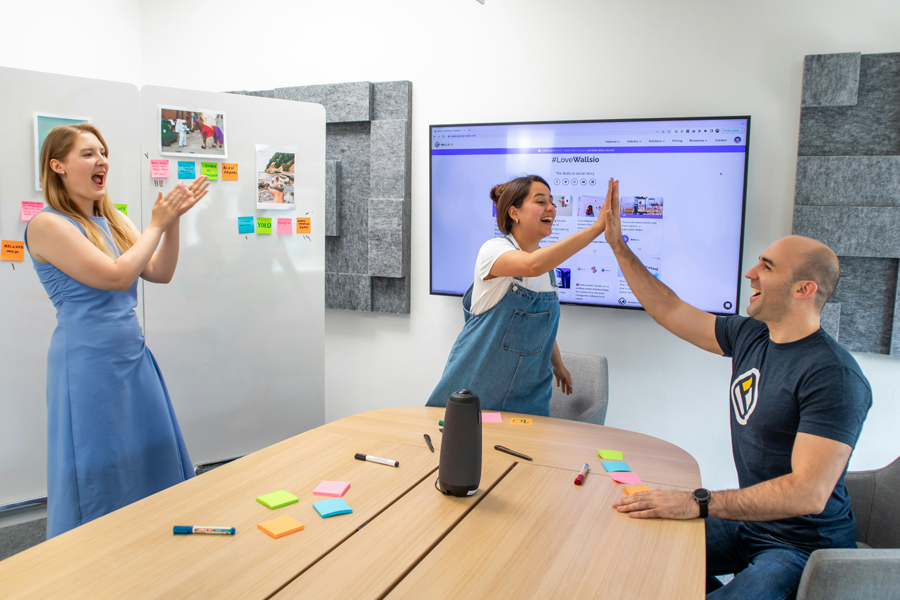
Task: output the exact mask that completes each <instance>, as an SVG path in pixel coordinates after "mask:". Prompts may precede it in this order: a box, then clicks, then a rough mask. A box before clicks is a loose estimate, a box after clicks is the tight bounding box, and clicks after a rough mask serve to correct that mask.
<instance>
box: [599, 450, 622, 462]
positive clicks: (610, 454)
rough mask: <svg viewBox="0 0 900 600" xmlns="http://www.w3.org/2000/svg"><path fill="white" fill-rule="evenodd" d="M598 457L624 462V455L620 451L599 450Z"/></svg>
mask: <svg viewBox="0 0 900 600" xmlns="http://www.w3.org/2000/svg"><path fill="white" fill-rule="evenodd" d="M597 456H599V457H600V458H602V459H605V460H622V458H623V457H622V453H621V452H619V451H618V450H597Z"/></svg>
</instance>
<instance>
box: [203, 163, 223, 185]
mask: <svg viewBox="0 0 900 600" xmlns="http://www.w3.org/2000/svg"><path fill="white" fill-rule="evenodd" d="M200 172H201V173H202V174H203V175H206V176H207V177H209V180H210V181H218V180H219V163H205V162H202V163H200Z"/></svg>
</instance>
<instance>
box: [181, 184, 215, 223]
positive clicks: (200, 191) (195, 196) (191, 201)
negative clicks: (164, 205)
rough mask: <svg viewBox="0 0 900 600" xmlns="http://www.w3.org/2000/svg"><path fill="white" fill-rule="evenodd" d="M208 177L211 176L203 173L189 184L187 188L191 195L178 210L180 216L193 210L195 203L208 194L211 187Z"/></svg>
mask: <svg viewBox="0 0 900 600" xmlns="http://www.w3.org/2000/svg"><path fill="white" fill-rule="evenodd" d="M207 179H209V178H208V177H207V176H206V175H201V176H200V177H198V178H197V179H195V180H194V181H193V183H191V185H189V186H188V188H187V189H188V191H189V192H190V193H191V197H190V198H188V199H187V200H185V202H184V203H183V204H182V205H181V209H180V210H179V211H178V216H179V217H180V216H181V215H183V214H184V213H186V212H187V211H189V210H191V209H192V208H193V207H194V205H195V204H197V203H198V202H200V200H201V199H202V198H203V196H205V195H206V193H207V191H208V188H209V181H207Z"/></svg>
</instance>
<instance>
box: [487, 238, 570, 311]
mask: <svg viewBox="0 0 900 600" xmlns="http://www.w3.org/2000/svg"><path fill="white" fill-rule="evenodd" d="M510 241H511V242H512V243H513V244H514V245H515V247H513V245H510V243H509V242H510ZM520 249H521V248H520V247H519V244H518V242H516V240H515V238H514V237H513V236H512V234H509V235H507V236H506V237H501V238H494V239H491V240H488V241H487V242H485V243H484V245H483V246H481V250H479V251H478V258H477V259H476V260H475V277H474V284H473V286H472V307H471V313H472V314H473V315H480V314H481V313H483V312H485V311H486V310H488V309H489V308H493V307H494V306H496V305H497V303H498V302H500V300H501V299H502V298H503V296H504V295H506V292H507V291H508V290H509V284H510V283H512V280H513V278H512V277H511V276H510V277H495V278H493V279H488V280H485V277H487V276H488V275H490V273H491V267H493V266H494V262H495V261H496V260H497V259H498V258H499V257H500V255H501V254H504V253H506V252H509V251H511V250H520ZM519 285H521V286H522V287H524V288H526V289H529V290H531V291H533V292H552V291H554V290H555V289H556V288H554V287H553V284H552V283H551V281H550V277H549V276H548V275H547V273H544V274H543V275H538V276H537V277H522V283H520V284H519Z"/></svg>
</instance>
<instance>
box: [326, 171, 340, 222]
mask: <svg viewBox="0 0 900 600" xmlns="http://www.w3.org/2000/svg"><path fill="white" fill-rule="evenodd" d="M325 235H326V236H329V235H331V236H334V235H341V161H339V160H326V161H325Z"/></svg>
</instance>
